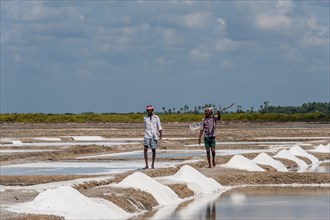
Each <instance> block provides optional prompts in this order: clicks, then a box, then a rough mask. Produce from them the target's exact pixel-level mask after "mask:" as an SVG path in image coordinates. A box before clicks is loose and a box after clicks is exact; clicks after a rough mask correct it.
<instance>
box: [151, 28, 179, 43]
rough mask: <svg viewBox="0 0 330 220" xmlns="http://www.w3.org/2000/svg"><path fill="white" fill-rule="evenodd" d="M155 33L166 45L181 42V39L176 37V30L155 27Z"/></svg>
mask: <svg viewBox="0 0 330 220" xmlns="http://www.w3.org/2000/svg"><path fill="white" fill-rule="evenodd" d="M156 33H157V34H158V35H159V36H160V37H161V38H162V39H163V40H164V42H165V43H168V44H177V43H179V42H182V40H183V39H182V37H180V36H178V34H177V30H176V29H174V28H163V27H157V28H156Z"/></svg>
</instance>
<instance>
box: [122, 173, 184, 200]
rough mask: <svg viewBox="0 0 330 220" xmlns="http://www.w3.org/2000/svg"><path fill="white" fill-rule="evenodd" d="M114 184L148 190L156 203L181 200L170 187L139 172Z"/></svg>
mask: <svg viewBox="0 0 330 220" xmlns="http://www.w3.org/2000/svg"><path fill="white" fill-rule="evenodd" d="M115 186H117V187H131V188H135V189H140V190H142V191H145V192H148V193H150V194H151V195H152V196H153V197H154V198H155V199H156V200H157V202H158V204H159V205H161V206H165V205H168V204H172V203H179V202H182V200H181V199H180V198H179V197H178V195H177V194H176V193H175V192H174V191H173V190H172V189H171V188H170V187H168V186H165V185H163V184H161V183H159V182H158V181H156V180H155V179H153V178H151V177H149V176H147V175H145V174H144V173H141V172H135V173H133V174H131V175H129V176H128V177H126V178H125V179H123V180H122V181H121V182H120V183H118V184H117V185H115Z"/></svg>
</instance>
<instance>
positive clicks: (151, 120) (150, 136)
mask: <svg viewBox="0 0 330 220" xmlns="http://www.w3.org/2000/svg"><path fill="white" fill-rule="evenodd" d="M146 110H147V115H146V116H144V160H145V163H146V166H145V167H144V169H148V168H149V165H148V148H149V147H150V148H151V150H152V163H151V168H152V169H154V168H155V166H154V164H155V158H156V148H157V146H158V145H157V144H158V140H161V139H162V126H161V124H160V119H159V117H158V116H157V115H155V114H154V113H153V111H154V107H152V105H148V106H147V108H146Z"/></svg>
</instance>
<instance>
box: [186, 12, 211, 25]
mask: <svg viewBox="0 0 330 220" xmlns="http://www.w3.org/2000/svg"><path fill="white" fill-rule="evenodd" d="M209 17H210V14H209V13H208V12H196V13H191V14H188V15H185V16H183V17H182V20H181V22H182V24H183V25H184V26H185V27H187V28H190V29H199V28H204V27H205V26H207V24H208V22H209Z"/></svg>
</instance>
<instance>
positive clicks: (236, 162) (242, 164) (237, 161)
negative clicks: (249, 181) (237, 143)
mask: <svg viewBox="0 0 330 220" xmlns="http://www.w3.org/2000/svg"><path fill="white" fill-rule="evenodd" d="M221 166H223V167H227V168H234V169H240V170H248V171H265V170H264V169H263V168H261V167H260V166H258V165H257V164H256V163H255V162H253V161H252V160H249V159H248V158H246V157H244V156H242V155H235V156H233V157H232V158H231V159H230V160H229V161H228V162H227V163H226V164H224V165H221Z"/></svg>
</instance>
